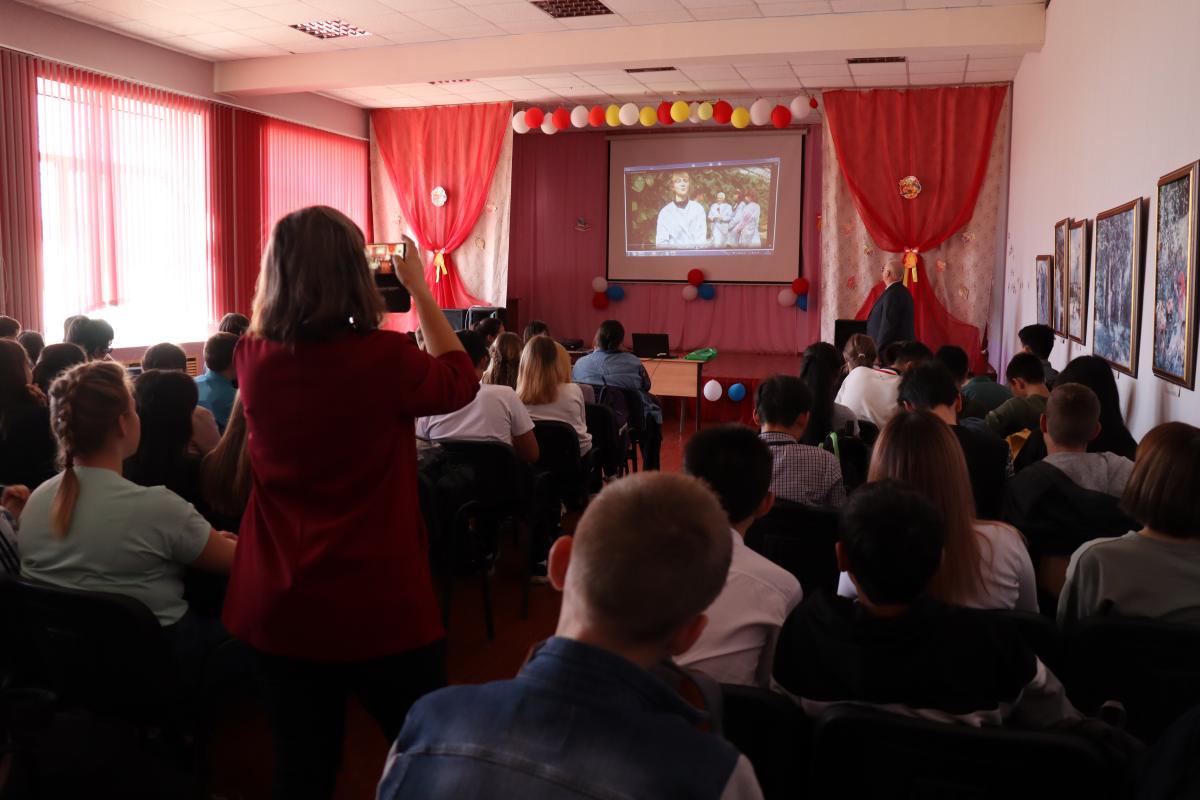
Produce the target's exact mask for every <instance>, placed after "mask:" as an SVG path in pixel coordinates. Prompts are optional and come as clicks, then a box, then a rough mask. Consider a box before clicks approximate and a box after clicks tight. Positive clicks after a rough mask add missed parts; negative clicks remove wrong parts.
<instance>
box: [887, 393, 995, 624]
mask: <svg viewBox="0 0 1200 800" xmlns="http://www.w3.org/2000/svg"><path fill="white" fill-rule="evenodd" d="M887 478H893V479H896V480H900V481H904V482H905V483H907V484H909V485H910V486H912V487H913V488H914V489H916V490H917V491H918V492H920V493H921V494H923V495H925V496H926V497H928V498H929V499H930V500H932V501H933V504H934V505H935V506H936V507H937V509H938V511H940V512H941V514H942V518H943V519H944V520H945V522H946V539H945V551H944V553H943V555H942V564H941V566H940V567H938V571H937V573H936V574H935V575H934V576H933V580H932V581H930V584H929V587H928V589H927V590H926V591H927V593H928V594H929V595H930V596H931V597H935V598H937V599H938V600H941V601H943V602H945V603H960V602H962V601H963V600H964V599H966V598H968V597H970V596H972V595H973V594H975V590H976V589H977V588H978V587H979V586H980V584H982V583H983V554H982V553H981V551H980V544H979V542H980V538H981V537H980V536H979V535H978V534H977V533H976V532H975V499H974V495H973V494H972V493H971V482H970V480H969V479H968V477H967V461H966V458H965V457H964V456H963V451H962V445H960V444H959V443H958V437H956V436H955V435H954V432H953V431H952V430H950V426H948V425H947V424H946V423H945V422H943V421H942V420H941V419H939V418H938V417H937V416H935V415H934V414H932V413H931V412H929V411H902V412H900V413H898V414H897V415H896V416H894V417H892V419H891V421H889V422H888V424H887V425H885V426H884V427H883V431H882V432H881V433H880V434H879V440H878V441H876V442H875V451H874V453H873V454H872V456H871V468H870V471H869V473H868V475H867V480H868V481H880V480H885V479H887ZM988 558H989V560H990V559H991V555H990V554H989V555H988Z"/></svg>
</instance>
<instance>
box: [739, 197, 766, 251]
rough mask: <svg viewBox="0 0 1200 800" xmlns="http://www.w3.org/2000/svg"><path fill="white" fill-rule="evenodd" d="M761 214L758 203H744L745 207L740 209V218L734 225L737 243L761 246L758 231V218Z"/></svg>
mask: <svg viewBox="0 0 1200 800" xmlns="http://www.w3.org/2000/svg"><path fill="white" fill-rule="evenodd" d="M761 214H762V209H760V208H759V205H758V203H746V207H745V208H743V209H742V213H741V219H739V220H738V221H737V223H736V224H735V225H734V233H736V234H737V243H738V244H741V245H749V246H750V247H761V246H762V238H761V237H760V236H759V233H758V218H759V216H760V215H761Z"/></svg>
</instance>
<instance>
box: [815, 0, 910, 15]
mask: <svg viewBox="0 0 1200 800" xmlns="http://www.w3.org/2000/svg"><path fill="white" fill-rule="evenodd" d="M829 3H830V5H832V6H833V11H834V13H836V14H861V13H864V12H867V11H903V10H904V0H829Z"/></svg>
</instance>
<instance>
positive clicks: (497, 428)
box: [417, 331, 538, 464]
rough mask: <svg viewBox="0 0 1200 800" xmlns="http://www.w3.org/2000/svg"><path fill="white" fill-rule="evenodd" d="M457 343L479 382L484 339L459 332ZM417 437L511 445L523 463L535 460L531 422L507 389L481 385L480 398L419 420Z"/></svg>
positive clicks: (485, 354)
mask: <svg viewBox="0 0 1200 800" xmlns="http://www.w3.org/2000/svg"><path fill="white" fill-rule="evenodd" d="M458 339H459V341H460V342H462V345H463V348H464V349H465V350H466V351H467V355H469V356H470V357H471V361H472V362H474V364H475V373H476V374H477V375H478V376H479V377H480V378H481V379H482V378H483V372H484V370H485V369H487V365H488V363H489V361H490V356H489V354H488V350H487V346H486V345H485V344H484V340H483V337H481V336H480V335H479V334H477V333H474V332H472V331H459V332H458ZM417 436H419V437H421V438H422V439H432V440H434V441H436V440H438V439H464V440H467V441H477V442H504V443H505V444H511V445H512V446H513V448H514V449H515V450H516V451H517V455H518V456H519V457H520V458H521V460H522V461H527V462H529V463H530V464H532V463H533V462H535V461H537V460H538V445H537V438H536V437H535V436H534V434H533V420H532V419H530V417H529V411H527V410H526V408H525V404H524V403H522V402H521V400H520V398H518V397H517V393H516V392H514V391H513V390H512V388H511V387H509V386H502V385H497V384H490V383H484V384H481V385H480V387H479V394H477V395H475V399H474V400H472V401H471V402H470V403H468V404H467V405H465V406H463V407H462V408H460V409H459V410H458V411H455V412H453V413H450V414H438V415H435V416H431V417H420V418H419V419H418V420H417Z"/></svg>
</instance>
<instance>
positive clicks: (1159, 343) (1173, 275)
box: [1151, 161, 1200, 389]
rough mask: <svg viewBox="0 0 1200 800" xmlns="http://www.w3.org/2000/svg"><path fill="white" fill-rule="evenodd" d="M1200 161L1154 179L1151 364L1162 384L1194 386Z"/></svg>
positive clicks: (1189, 387)
mask: <svg viewBox="0 0 1200 800" xmlns="http://www.w3.org/2000/svg"><path fill="white" fill-rule="evenodd" d="M1198 178H1200V161H1194V162H1192V163H1191V164H1188V165H1187V166H1186V167H1182V168H1180V169H1177V170H1175V171H1174V172H1172V173H1170V174H1169V175H1164V176H1162V177H1161V178H1159V179H1158V219H1157V220H1156V224H1155V230H1156V236H1155V245H1154V348H1153V351H1154V358H1153V363H1152V364H1151V367H1152V368H1153V370H1154V374H1155V375H1157V376H1158V377H1160V378H1162V379H1163V380H1166V381H1170V382H1171V383H1177V384H1179V385H1180V386H1185V387H1187V388H1188V389H1191V388H1193V387H1194V386H1195V385H1196V311H1197V308H1196V257H1197V251H1196V201H1197V185H1196V184H1197V179H1198Z"/></svg>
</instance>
